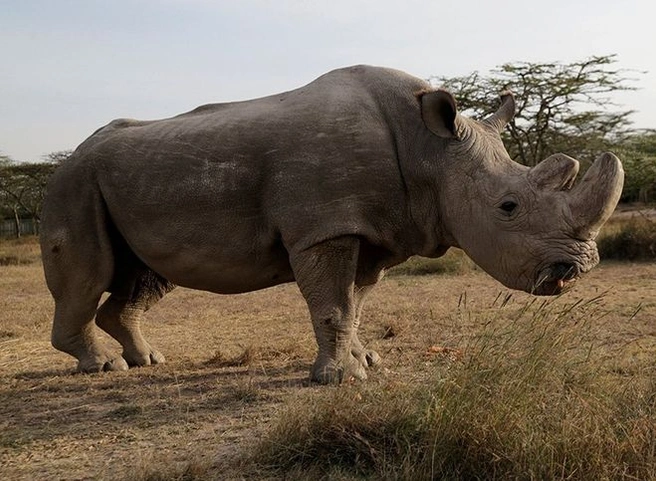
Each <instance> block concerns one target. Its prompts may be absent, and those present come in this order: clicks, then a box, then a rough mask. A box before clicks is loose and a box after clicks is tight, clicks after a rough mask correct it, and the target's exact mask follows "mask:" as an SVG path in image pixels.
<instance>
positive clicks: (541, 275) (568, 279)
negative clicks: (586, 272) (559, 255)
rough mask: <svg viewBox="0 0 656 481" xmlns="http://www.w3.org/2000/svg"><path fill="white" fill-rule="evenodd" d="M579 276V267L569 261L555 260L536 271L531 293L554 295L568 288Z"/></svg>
mask: <svg viewBox="0 0 656 481" xmlns="http://www.w3.org/2000/svg"><path fill="white" fill-rule="evenodd" d="M580 276H581V271H580V269H579V268H578V267H577V266H576V265H575V264H572V263H571V262H555V263H553V264H550V265H548V266H547V267H545V268H544V269H542V270H540V271H539V272H538V275H537V278H536V280H535V284H534V286H533V290H532V293H533V294H536V295H538V296H555V295H558V294H561V293H562V292H565V291H567V290H568V289H570V288H571V287H572V286H573V285H574V283H575V282H576V280H577V279H578V278H579V277H580Z"/></svg>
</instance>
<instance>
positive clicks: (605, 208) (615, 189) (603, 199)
mask: <svg viewBox="0 0 656 481" xmlns="http://www.w3.org/2000/svg"><path fill="white" fill-rule="evenodd" d="M623 186H624V169H623V168H622V163H621V162H620V159H618V158H617V157H616V156H615V155H614V154H612V153H610V152H606V153H604V154H602V155H600V156H599V157H598V158H597V160H595V162H594V164H592V166H591V167H590V168H589V169H588V171H587V172H586V174H585V176H584V177H583V179H582V180H581V182H579V184H578V185H576V186H575V187H574V188H573V189H572V190H571V194H572V198H571V204H570V207H571V212H572V225H573V227H574V232H575V233H576V235H577V237H579V238H582V239H592V238H594V237H596V236H597V234H598V233H599V229H600V228H601V226H602V225H604V222H606V221H607V220H608V218H609V217H610V216H611V214H612V213H613V211H614V210H615V207H616V206H617V203H618V202H619V200H620V196H621V195H622V187H623Z"/></svg>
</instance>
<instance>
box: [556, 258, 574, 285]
mask: <svg viewBox="0 0 656 481" xmlns="http://www.w3.org/2000/svg"><path fill="white" fill-rule="evenodd" d="M578 275H579V270H578V268H577V267H576V266H575V265H574V264H571V263H569V262H556V263H555V264H553V265H552V266H551V277H552V278H554V279H563V280H566V281H569V280H571V279H574V278H575V277H577V276H578Z"/></svg>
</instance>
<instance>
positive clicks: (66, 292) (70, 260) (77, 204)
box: [39, 184, 128, 372]
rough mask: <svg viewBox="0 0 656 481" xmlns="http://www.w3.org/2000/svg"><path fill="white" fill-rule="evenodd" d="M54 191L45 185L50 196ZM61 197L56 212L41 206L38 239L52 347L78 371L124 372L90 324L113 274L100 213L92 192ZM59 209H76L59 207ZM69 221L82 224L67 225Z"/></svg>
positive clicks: (103, 216)
mask: <svg viewBox="0 0 656 481" xmlns="http://www.w3.org/2000/svg"><path fill="white" fill-rule="evenodd" d="M59 187H61V186H59V185H58V184H55V185H53V186H52V187H51V190H52V191H53V194H57V193H58V192H57V190H58V188H59ZM66 192H68V189H66ZM59 194H62V193H61V192H59ZM62 197H63V199H64V200H65V201H64V202H61V203H60V205H59V207H58V208H55V209H52V208H51V205H52V203H51V204H47V205H46V207H45V208H44V223H43V224H42V230H41V234H40V236H39V241H40V243H41V255H42V259H43V267H44V271H45V275H46V282H47V284H48V288H49V289H50V292H51V293H52V296H53V298H54V300H55V315H54V320H53V325H52V337H51V341H52V345H53V346H54V347H55V348H56V349H58V350H60V351H62V352H66V353H68V354H70V355H72V356H74V357H75V358H77V360H78V367H77V368H78V371H81V372H99V371H116V370H126V369H127V368H128V365H127V363H126V362H125V360H124V359H123V358H121V357H120V356H118V357H117V356H115V355H113V354H112V353H111V351H110V350H108V349H107V348H106V347H105V346H104V345H102V343H100V341H99V339H98V337H97V332H96V329H97V327H96V325H95V324H94V322H93V318H94V316H95V314H96V309H97V307H98V302H99V301H100V298H101V296H102V294H103V292H105V291H106V290H107V288H108V287H109V285H110V284H111V281H112V276H113V272H114V257H113V254H112V246H111V241H110V237H109V233H108V231H107V230H106V226H105V221H106V213H105V211H104V208H103V207H102V203H101V201H100V200H99V198H98V195H97V193H96V192H93V191H89V190H87V191H82V194H81V195H79V196H78V197H75V198H73V199H69V198H67V197H66V194H62ZM60 200H61V199H60ZM62 205H63V206H66V207H68V208H69V209H70V210H71V211H72V210H73V209H77V211H75V212H74V213H73V212H70V211H69V210H67V209H62V208H61V206H62ZM74 214H76V215H74ZM74 218H84V219H86V222H82V221H80V222H72V221H71V219H74Z"/></svg>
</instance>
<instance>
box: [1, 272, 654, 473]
mask: <svg viewBox="0 0 656 481" xmlns="http://www.w3.org/2000/svg"><path fill="white" fill-rule="evenodd" d="M655 292H656V265H654V264H611V263H608V264H603V265H601V266H599V267H598V268H596V269H595V270H594V271H593V272H592V273H590V274H589V275H588V276H587V277H586V278H584V279H582V280H581V281H580V282H579V283H578V284H577V285H576V286H575V287H574V288H573V289H572V290H571V291H570V292H568V293H567V294H565V295H563V296H561V297H560V298H559V299H556V300H553V301H552V302H556V303H562V304H563V305H567V304H572V303H575V302H577V301H579V300H584V301H590V300H594V301H593V302H595V303H596V304H597V308H596V311H595V314H594V318H593V319H591V323H592V324H593V327H594V332H595V336H596V337H597V340H598V345H599V348H600V349H603V350H605V352H607V355H608V356H614V357H617V359H618V362H622V363H625V364H626V365H630V364H631V362H633V361H634V360H640V359H643V360H644V359H645V358H649V359H653V358H654V354H655V353H656V296H655V294H654V293H655ZM530 299H531V298H530V296H528V295H525V294H522V293H517V292H512V291H509V290H507V289H505V288H504V287H502V286H501V285H500V284H499V283H497V282H496V281H494V280H493V279H491V278H490V277H489V276H487V275H486V274H484V273H482V272H478V271H474V272H471V273H467V274H462V275H457V276H447V275H442V276H421V277H416V276H397V277H391V278H388V279H385V280H383V281H382V282H381V285H380V286H379V287H378V288H377V289H376V290H375V291H374V292H373V293H372V295H371V297H370V299H369V301H368V305H367V306H366V307H365V319H364V322H363V326H362V328H361V329H362V334H361V338H362V339H363V340H365V341H367V342H368V343H369V345H370V346H372V347H373V348H374V349H376V350H377V351H378V352H379V353H380V354H381V356H382V357H383V363H382V366H381V367H380V368H378V369H375V370H373V371H371V372H370V379H369V381H367V382H369V383H382V382H383V380H384V381H385V382H386V383H387V385H389V382H390V380H392V381H393V380H395V379H398V381H399V382H421V379H422V375H423V374H424V373H425V372H426V371H427V370H429V369H430V363H431V362H432V359H434V357H435V355H436V353H437V355H439V353H447V354H449V355H451V354H453V353H457V352H458V351H457V349H458V347H459V346H461V345H462V344H463V339H466V338H467V336H468V335H471V333H472V332H475V331H476V330H477V329H478V328H479V327H480V324H481V323H483V322H489V319H490V316H486V314H489V313H491V312H495V313H496V312H500V315H501V316H503V313H504V312H505V311H504V309H505V310H509V309H516V308H518V307H519V306H522V305H525V304H526V303H527V302H530ZM541 301H542V300H540V302H541ZM52 310H53V302H52V300H51V298H50V296H49V293H48V291H47V289H46V287H45V284H44V281H43V276H42V271H41V266H40V265H39V264H38V263H32V264H28V265H7V266H0V383H1V384H0V386H1V387H0V479H14V480H19V479H25V480H38V479H44V480H45V479H48V480H50V479H67V480H70V479H76V480H81V479H181V478H180V472H182V471H184V469H186V467H189V466H191V468H189V469H191V471H193V467H194V466H209V468H203V469H204V471H203V473H204V474H203V476H204V477H206V478H207V479H243V478H248V479H264V478H267V475H266V473H263V472H258V471H257V469H254V468H253V466H252V465H250V464H249V462H248V458H245V457H244V455H245V454H246V453H252V449H253V446H254V445H255V441H256V440H257V439H258V438H259V437H260V436H261V435H262V434H263V433H265V432H266V431H267V429H268V428H269V426H270V425H271V423H272V422H273V421H274V420H279V419H280V418H281V417H283V418H284V416H285V413H286V410H287V408H288V407H289V406H291V405H294V404H295V403H298V402H300V401H299V400H301V399H302V398H303V397H304V396H322V394H323V393H325V392H327V390H330V389H352V388H353V387H352V386H349V385H346V386H342V387H337V388H335V387H320V386H315V385H310V384H309V383H308V382H307V376H308V372H309V369H310V365H311V363H312V361H313V358H314V353H315V343H314V338H313V333H312V328H311V325H310V323H309V320H308V315H307V312H306V308H305V305H304V302H303V300H302V298H301V296H300V294H299V292H298V289H297V288H296V287H295V285H292V284H290V285H285V286H279V287H275V288H271V289H267V290H264V291H260V292H255V293H250V294H243V295H236V296H217V295H213V294H209V293H205V292H199V291H191V290H186V289H181V288H179V289H176V290H175V291H173V292H172V293H171V294H169V295H168V296H167V297H166V298H165V299H163V300H162V301H161V302H160V303H159V304H158V305H157V306H155V307H154V308H153V309H152V310H151V311H150V312H149V313H148V316H147V319H146V321H145V323H144V331H145V335H146V337H147V338H148V339H149V340H150V342H151V343H152V344H153V345H154V346H156V347H157V348H158V349H159V350H161V351H162V352H163V353H164V354H165V355H166V356H167V363H166V364H164V365H159V366H154V367H148V368H138V369H132V370H130V371H129V372H119V373H104V374H99V375H80V374H72V372H73V370H74V368H75V360H74V359H73V358H71V357H69V356H68V355H65V354H62V353H60V352H57V351H56V350H55V349H53V348H52V347H51V346H50V342H49V336H50V332H49V331H50V323H51V313H52ZM507 312H510V311H507ZM493 318H494V317H492V319H493ZM106 342H108V343H111V344H113V345H114V346H115V348H116V350H117V351H118V349H119V348H118V345H116V344H115V343H113V341H112V340H111V339H109V338H106ZM155 474H156V475H157V476H155ZM201 477H202V476H201Z"/></svg>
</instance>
